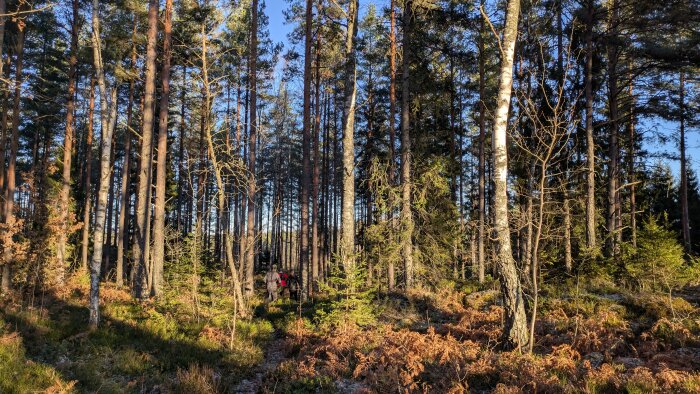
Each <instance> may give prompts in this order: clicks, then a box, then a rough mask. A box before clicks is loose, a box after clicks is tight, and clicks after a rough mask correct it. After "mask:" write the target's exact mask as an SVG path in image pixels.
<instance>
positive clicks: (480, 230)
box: [477, 0, 486, 283]
mask: <svg viewBox="0 0 700 394" xmlns="http://www.w3.org/2000/svg"><path fill="white" fill-rule="evenodd" d="M481 6H482V7H483V6H484V0H482V1H481ZM484 22H485V21H484V17H483V16H482V17H481V22H480V23H481V26H480V29H479V201H478V207H479V223H478V224H477V248H478V252H477V258H478V263H477V276H478V278H479V283H484V280H485V279H486V259H485V257H486V256H485V251H484V244H485V238H486V223H485V221H486V156H485V152H484V150H485V149H484V148H485V146H484V145H485V144H486V103H485V100H486V92H485V90H486V70H485V57H486V54H485V53H484V34H486V26H485V23H484Z"/></svg>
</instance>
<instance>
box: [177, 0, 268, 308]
mask: <svg viewBox="0 0 700 394" xmlns="http://www.w3.org/2000/svg"><path fill="white" fill-rule="evenodd" d="M168 1H170V0H168ZM253 2H254V3H257V0H253ZM255 5H256V6H257V4H255ZM202 78H203V85H204V103H203V104H204V108H203V109H202V113H203V114H204V125H203V130H204V132H205V134H206V140H207V152H208V153H209V157H210V158H211V162H212V167H213V168H214V177H215V179H216V186H217V203H218V207H219V210H220V211H223V208H224V205H225V202H226V198H225V197H226V196H225V191H226V188H225V186H224V181H223V178H222V176H221V166H220V165H219V161H218V159H217V156H216V151H215V150H214V141H213V138H212V135H211V122H210V120H209V117H210V115H211V98H212V96H211V92H210V90H209V89H210V88H209V83H210V82H209V65H208V63H207V36H206V33H205V31H204V25H202ZM198 223H199V222H198ZM198 226H199V225H198ZM251 226H252V223H251ZM224 237H225V238H226V242H225V243H226V261H227V264H228V268H229V271H230V273H231V279H232V281H233V293H234V299H235V302H236V304H237V310H238V313H240V314H241V315H242V316H247V314H248V311H247V309H246V304H245V302H244V300H243V291H242V289H241V280H240V276H239V273H238V271H237V270H236V265H235V262H234V257H233V243H232V242H231V240H230V239H229V238H230V237H229V235H228V228H227V229H226V233H225V234H224Z"/></svg>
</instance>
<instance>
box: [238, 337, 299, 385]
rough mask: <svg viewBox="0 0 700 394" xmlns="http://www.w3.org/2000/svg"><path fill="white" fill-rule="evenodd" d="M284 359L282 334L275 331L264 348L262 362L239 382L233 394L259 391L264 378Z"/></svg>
mask: <svg viewBox="0 0 700 394" xmlns="http://www.w3.org/2000/svg"><path fill="white" fill-rule="evenodd" d="M285 358H286V356H285V354H284V334H282V333H281V332H279V331H275V333H274V337H273V339H272V340H270V342H269V343H268V344H267V346H266V347H265V356H263V362H262V363H261V364H260V365H258V366H257V367H255V368H254V369H253V371H252V373H251V374H250V376H248V377H247V378H245V379H243V380H241V381H240V382H239V383H238V384H237V385H236V386H235V387H234V389H233V392H234V393H239V394H254V393H257V392H258V391H259V390H260V387H261V386H262V383H263V379H264V378H265V376H266V375H267V374H268V373H270V372H272V371H274V370H275V369H276V368H277V366H279V365H280V363H281V362H282V361H284V360H285Z"/></svg>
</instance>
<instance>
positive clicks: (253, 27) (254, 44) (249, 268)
mask: <svg viewBox="0 0 700 394" xmlns="http://www.w3.org/2000/svg"><path fill="white" fill-rule="evenodd" d="M251 11H252V12H251V21H250V57H249V58H248V61H249V62H250V63H249V67H250V74H249V75H248V79H249V81H250V82H249V83H250V108H249V109H250V125H249V132H248V207H247V208H248V221H247V226H246V258H245V266H246V276H245V278H246V281H245V293H246V296H247V297H250V296H252V295H253V283H254V280H253V275H254V274H255V267H254V263H255V191H256V187H257V184H256V177H255V153H256V152H255V150H256V146H255V145H256V143H257V138H258V136H257V133H258V120H257V113H258V112H257V111H258V81H257V63H258V0H253V1H252V4H251Z"/></svg>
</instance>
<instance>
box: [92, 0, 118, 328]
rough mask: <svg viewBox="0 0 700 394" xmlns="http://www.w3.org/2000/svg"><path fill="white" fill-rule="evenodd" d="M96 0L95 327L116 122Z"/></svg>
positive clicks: (93, 10) (97, 314) (96, 323)
mask: <svg viewBox="0 0 700 394" xmlns="http://www.w3.org/2000/svg"><path fill="white" fill-rule="evenodd" d="M99 18H100V17H99V0H93V2H92V47H93V60H94V63H95V75H96V77H97V86H98V88H99V90H100V129H101V130H100V134H101V142H102V152H101V155H100V187H99V189H98V192H97V204H96V205H95V231H94V236H93V250H92V257H91V259H90V305H89V309H90V327H91V328H96V327H97V326H98V324H99V322H100V300H99V297H100V269H101V265H102V247H103V245H104V229H105V216H106V212H105V211H106V208H107V194H108V192H109V180H110V173H111V163H110V152H111V151H112V131H113V130H114V125H115V123H116V117H117V113H116V109H117V105H116V104H117V103H116V101H117V90H116V88H114V89H112V97H111V104H112V105H111V108H110V101H109V100H108V97H107V96H108V92H107V84H106V82H105V75H104V67H103V63H102V47H101V42H100V21H99Z"/></svg>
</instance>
